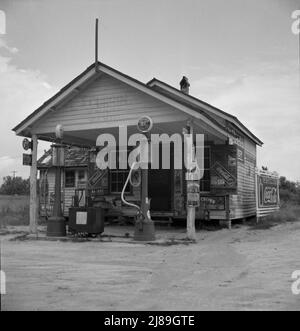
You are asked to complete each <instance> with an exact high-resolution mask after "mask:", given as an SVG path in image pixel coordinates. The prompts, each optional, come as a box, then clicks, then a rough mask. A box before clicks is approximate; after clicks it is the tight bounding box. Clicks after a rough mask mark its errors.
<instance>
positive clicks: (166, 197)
mask: <svg viewBox="0 0 300 331" xmlns="http://www.w3.org/2000/svg"><path fill="white" fill-rule="evenodd" d="M148 195H149V198H150V199H151V201H150V210H151V211H171V170H170V169H159V170H152V169H149V172H148Z"/></svg>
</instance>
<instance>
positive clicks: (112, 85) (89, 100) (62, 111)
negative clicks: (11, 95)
mask: <svg viewBox="0 0 300 331" xmlns="http://www.w3.org/2000/svg"><path fill="white" fill-rule="evenodd" d="M146 114H147V115H150V116H151V117H152V119H153V121H154V123H155V122H160V121H170V122H172V121H175V120H185V119H186V115H185V114H183V113H182V112H180V111H179V110H176V109H174V108H173V107H171V106H169V105H167V104H165V103H163V102H162V101H159V100H157V99H155V98H153V97H151V96H149V95H147V94H145V93H143V92H141V91H139V90H137V89H134V88H133V87H131V86H129V85H127V84H125V83H123V82H120V81H118V80H116V79H115V78H112V77H110V76H108V75H105V74H103V75H101V76H100V77H99V78H98V79H97V80H95V81H94V82H92V83H91V84H90V85H89V86H88V87H87V88H86V89H85V90H83V91H81V92H79V93H78V94H77V95H76V96H74V98H73V99H72V100H70V101H69V102H68V103H66V104H65V105H63V106H62V107H61V108H59V109H57V110H55V111H54V112H50V113H49V114H47V115H45V116H44V117H43V118H41V120H39V121H38V122H37V123H36V125H35V126H34V128H33V130H34V131H37V132H39V133H45V132H54V129H55V127H56V125H57V123H60V124H62V125H63V126H64V128H65V130H66V131H72V130H82V129H83V128H84V127H85V125H90V124H91V123H92V124H93V127H94V128H95V127H97V128H102V127H106V126H107V123H116V126H117V123H122V122H124V121H126V122H127V123H130V122H136V120H137V118H139V117H140V116H141V115H146Z"/></svg>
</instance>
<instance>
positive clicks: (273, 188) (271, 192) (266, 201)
mask: <svg viewBox="0 0 300 331" xmlns="http://www.w3.org/2000/svg"><path fill="white" fill-rule="evenodd" d="M257 185H258V205H259V207H273V206H275V207H276V206H278V204H279V199H278V179H277V178H274V177H269V176H267V175H262V174H260V175H258V176H257Z"/></svg>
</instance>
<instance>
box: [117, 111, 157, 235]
mask: <svg viewBox="0 0 300 331" xmlns="http://www.w3.org/2000/svg"><path fill="white" fill-rule="evenodd" d="M152 124H153V123H152V120H151V118H150V117H148V116H145V117H142V118H141V119H139V122H138V129H139V131H140V132H142V133H144V134H146V136H147V139H149V137H148V135H149V131H150V130H151V128H152ZM141 148H143V147H142V146H141ZM135 165H136V163H133V164H132V166H131V169H130V172H129V175H128V178H127V180H126V182H125V185H124V187H123V191H122V194H121V198H122V201H123V202H124V203H125V204H127V205H130V206H132V207H135V208H137V209H138V213H137V216H136V222H135V230H134V240H137V241H154V240H155V227H154V222H153V221H152V219H151V215H150V200H149V198H148V169H144V167H141V207H139V206H136V205H134V204H130V203H128V202H127V201H125V199H124V192H125V188H126V186H127V184H128V181H129V179H130V176H131V174H132V171H133V168H134V167H135Z"/></svg>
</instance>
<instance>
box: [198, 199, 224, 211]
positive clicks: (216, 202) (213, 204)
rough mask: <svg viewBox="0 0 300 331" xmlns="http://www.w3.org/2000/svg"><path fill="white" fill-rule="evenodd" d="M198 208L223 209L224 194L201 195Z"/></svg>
mask: <svg viewBox="0 0 300 331" xmlns="http://www.w3.org/2000/svg"><path fill="white" fill-rule="evenodd" d="M200 208H201V209H203V210H204V209H208V210H225V196H222V197H216V196H201V197H200Z"/></svg>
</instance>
